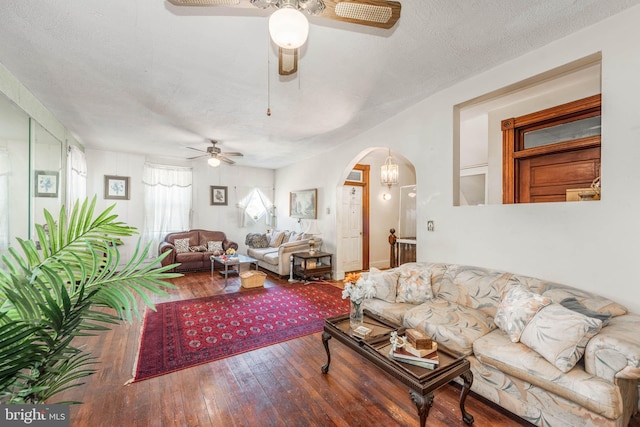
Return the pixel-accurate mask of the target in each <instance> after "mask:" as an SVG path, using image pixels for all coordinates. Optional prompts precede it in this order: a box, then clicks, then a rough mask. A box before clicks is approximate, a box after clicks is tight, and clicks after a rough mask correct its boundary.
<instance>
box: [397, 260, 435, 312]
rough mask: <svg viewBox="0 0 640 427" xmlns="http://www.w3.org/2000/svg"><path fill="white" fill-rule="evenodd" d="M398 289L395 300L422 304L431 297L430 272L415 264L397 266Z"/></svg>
mask: <svg viewBox="0 0 640 427" xmlns="http://www.w3.org/2000/svg"><path fill="white" fill-rule="evenodd" d="M398 273H399V277H398V291H397V295H396V302H406V303H409V304H422V303H423V302H425V301H427V300H429V299H431V298H433V291H432V290H431V272H430V270H429V269H428V268H421V267H420V266H418V265H416V264H411V265H409V266H406V267H400V268H398Z"/></svg>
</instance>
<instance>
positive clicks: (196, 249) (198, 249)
mask: <svg viewBox="0 0 640 427" xmlns="http://www.w3.org/2000/svg"><path fill="white" fill-rule="evenodd" d="M189 251H191V252H206V251H207V247H206V246H205V245H198V246H190V247H189Z"/></svg>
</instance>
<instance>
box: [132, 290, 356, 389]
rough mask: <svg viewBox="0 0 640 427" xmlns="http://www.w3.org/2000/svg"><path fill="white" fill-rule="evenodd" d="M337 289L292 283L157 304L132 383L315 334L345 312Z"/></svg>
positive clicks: (145, 330)
mask: <svg viewBox="0 0 640 427" xmlns="http://www.w3.org/2000/svg"><path fill="white" fill-rule="evenodd" d="M341 292H342V290H341V289H338V288H336V287H334V286H331V285H329V284H321V283H311V284H308V285H302V284H294V285H286V286H278V287H271V288H260V289H252V290H248V291H243V292H238V293H233V294H222V295H216V296H212V297H205V298H196V299H190V300H185V301H175V302H168V303H162V304H157V305H156V309H157V311H155V312H154V311H151V310H147V313H146V315H145V319H144V325H143V327H142V337H141V342H140V349H139V352H138V361H137V363H136V365H137V366H136V371H135V374H134V378H133V381H134V382H135V381H141V380H146V379H149V378H153V377H156V376H159V375H164V374H167V373H169V372H174V371H177V370H180V369H185V368H189V367H191V366H195V365H200V364H203V363H208V362H212V361H214V360H218V359H222V358H225V357H229V356H233V355H236V354H239V353H244V352H247V351H251V350H255V349H257V348H260V347H265V346H268V345H272V344H276V343H279V342H282V341H287V340H290V339H293V338H298V337H301V336H303V335H308V334H312V333H315V332H318V331H321V330H322V329H323V326H324V319H325V318H327V317H333V316H337V315H340V314H343V313H346V312H348V311H349V304H348V302H349V301H348V300H343V299H342V295H341Z"/></svg>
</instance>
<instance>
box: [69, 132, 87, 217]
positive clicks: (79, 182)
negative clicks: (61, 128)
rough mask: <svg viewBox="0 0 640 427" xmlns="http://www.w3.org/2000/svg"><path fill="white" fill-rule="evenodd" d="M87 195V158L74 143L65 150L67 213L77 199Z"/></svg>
mask: <svg viewBox="0 0 640 427" xmlns="http://www.w3.org/2000/svg"><path fill="white" fill-rule="evenodd" d="M86 197H87V159H86V157H85V155H84V152H82V150H80V149H79V148H78V147H76V146H74V145H69V149H68V150H67V214H70V213H71V209H72V208H73V205H74V204H75V203H76V202H77V201H78V200H84V199H85V198H86Z"/></svg>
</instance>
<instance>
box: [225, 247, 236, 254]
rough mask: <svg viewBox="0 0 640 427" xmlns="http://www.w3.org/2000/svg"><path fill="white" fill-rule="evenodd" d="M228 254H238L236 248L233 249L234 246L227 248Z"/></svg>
mask: <svg viewBox="0 0 640 427" xmlns="http://www.w3.org/2000/svg"><path fill="white" fill-rule="evenodd" d="M226 254H227V255H229V256H234V255H235V254H236V250H235V249H233V248H229V249H227V252H226Z"/></svg>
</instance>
